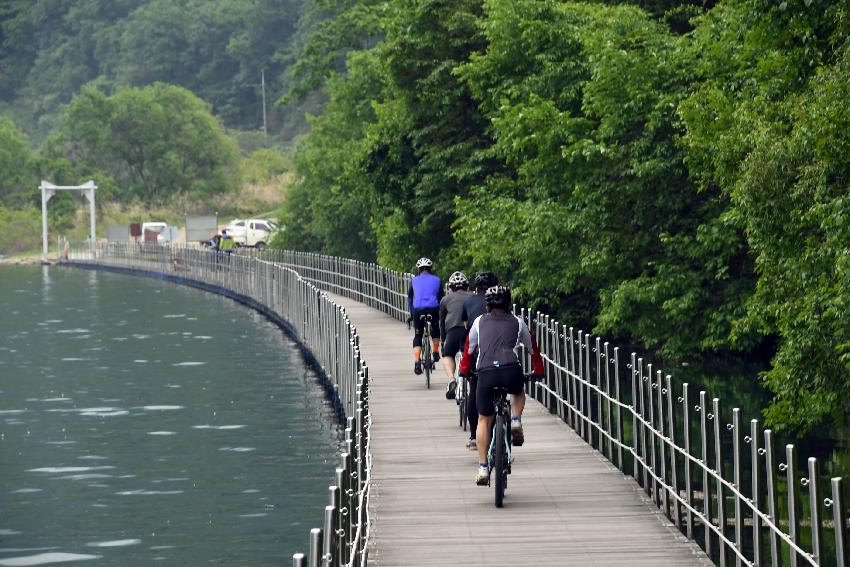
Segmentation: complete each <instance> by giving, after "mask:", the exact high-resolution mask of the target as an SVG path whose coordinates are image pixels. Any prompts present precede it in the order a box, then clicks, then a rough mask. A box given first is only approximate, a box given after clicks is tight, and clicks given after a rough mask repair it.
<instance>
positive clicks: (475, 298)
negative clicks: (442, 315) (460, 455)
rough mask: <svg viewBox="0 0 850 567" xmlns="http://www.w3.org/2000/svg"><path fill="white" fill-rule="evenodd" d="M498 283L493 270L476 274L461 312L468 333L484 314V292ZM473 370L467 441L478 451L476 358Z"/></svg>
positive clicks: (468, 403)
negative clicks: (469, 294)
mask: <svg viewBox="0 0 850 567" xmlns="http://www.w3.org/2000/svg"><path fill="white" fill-rule="evenodd" d="M498 284H499V279H498V278H497V277H496V274H494V273H493V272H480V273H479V274H478V275H476V276H475V293H474V294H473V295H471V296H470V297H468V298H467V299H466V301H464V302H463V312H462V314H461V318H462V319H463V324H464V325H465V326H466V329H467V334H469V328H470V327H471V326H472V322H473V321H475V320H476V319H477V318H478V316H479V315H484V313H485V309H484V292H485V291H487V289H488V288H490V287H493V286H494V285H498ZM471 372H472V375H471V376H470V377H469V391H470V392H471V395H470V396H469V399H468V400H467V405H466V419H467V421H468V422H469V440H468V441H467V442H466V448H467V449H471V450H473V451H477V450H478V447H477V445H476V441H475V431H476V429H478V404H476V403H475V388H476V386H477V384H478V378H477V377H476V375H475V359H474V358H473V367H472V369H471Z"/></svg>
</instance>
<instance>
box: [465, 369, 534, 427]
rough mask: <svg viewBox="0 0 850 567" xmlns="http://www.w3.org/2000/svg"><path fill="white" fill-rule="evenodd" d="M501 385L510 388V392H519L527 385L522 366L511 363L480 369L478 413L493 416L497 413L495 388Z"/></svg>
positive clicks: (476, 400)
mask: <svg viewBox="0 0 850 567" xmlns="http://www.w3.org/2000/svg"><path fill="white" fill-rule="evenodd" d="M496 386H501V387H503V388H506V389H507V390H508V393H509V394H519V393H520V392H522V389H523V388H524V387H525V374H523V372H522V366H520V365H519V364H511V365H509V366H502V367H500V368H493V367H490V368H485V369H483V370H479V371H478V386H477V387H476V389H475V402H476V404H478V413H479V414H480V415H483V416H485V417H486V416H491V415H493V414H494V413H496V407H495V403H496V400H495V396H494V395H493V388H494V387H496Z"/></svg>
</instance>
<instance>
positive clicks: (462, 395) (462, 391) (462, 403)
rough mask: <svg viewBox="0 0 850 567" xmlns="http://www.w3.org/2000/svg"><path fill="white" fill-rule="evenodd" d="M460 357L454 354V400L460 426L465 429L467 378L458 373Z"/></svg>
mask: <svg viewBox="0 0 850 567" xmlns="http://www.w3.org/2000/svg"><path fill="white" fill-rule="evenodd" d="M460 359H461V353H457V354H456V355H455V380H457V388H456V389H455V401H456V402H457V412H458V419H459V423H458V425H460V427H462V428H463V430H464V431H466V426H467V419H466V411H467V406H468V403H469V395H470V394H469V380H467V379H466V378H464V377H463V376H461V375H460Z"/></svg>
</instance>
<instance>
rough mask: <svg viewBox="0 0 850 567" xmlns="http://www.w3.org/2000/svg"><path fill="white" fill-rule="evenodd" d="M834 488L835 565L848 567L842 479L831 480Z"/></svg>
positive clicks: (832, 505)
mask: <svg viewBox="0 0 850 567" xmlns="http://www.w3.org/2000/svg"><path fill="white" fill-rule="evenodd" d="M830 486H831V488H832V499H831V501H830V506H831V507H832V529H833V530H834V532H835V564H836V566H837V567H847V565H850V561H848V558H847V512H846V511H845V510H844V486H843V481H842V480H841V477H833V478H832V479H831V480H830Z"/></svg>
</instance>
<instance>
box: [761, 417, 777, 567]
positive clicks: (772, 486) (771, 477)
mask: <svg viewBox="0 0 850 567" xmlns="http://www.w3.org/2000/svg"><path fill="white" fill-rule="evenodd" d="M764 451H765V453H764V457H765V462H764V470H765V473H766V475H767V510H768V515H769V516H770V521H771V522H773V524H774V525H777V526H778V525H779V517H778V516H777V515H776V489H777V486H776V461H775V454H776V441H774V439H773V431H771V430H770V429H765V430H764ZM770 562H771V565H772V567H779V538H778V537H777V534H776V532H775V531H774V530H770Z"/></svg>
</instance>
